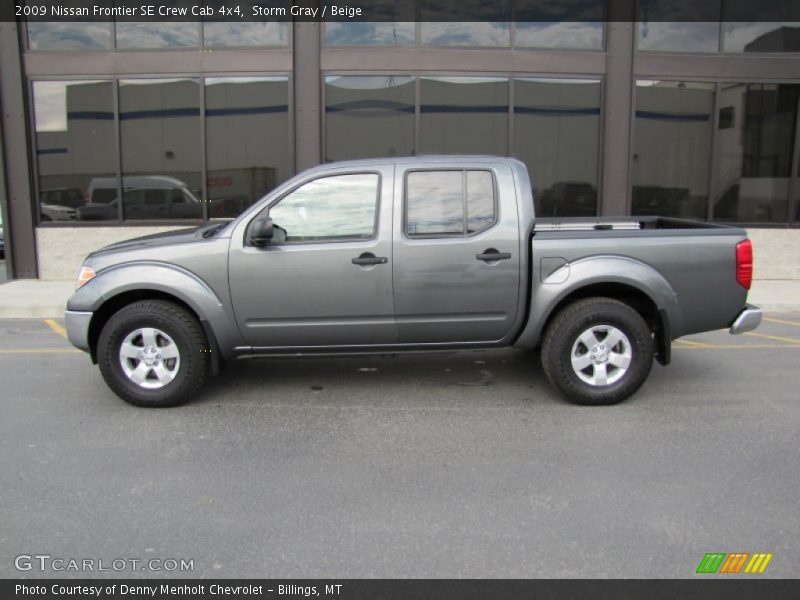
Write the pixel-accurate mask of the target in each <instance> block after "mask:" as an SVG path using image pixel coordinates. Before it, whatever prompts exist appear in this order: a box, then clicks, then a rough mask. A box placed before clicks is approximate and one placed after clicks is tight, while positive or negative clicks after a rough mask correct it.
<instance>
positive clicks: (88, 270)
mask: <svg viewBox="0 0 800 600" xmlns="http://www.w3.org/2000/svg"><path fill="white" fill-rule="evenodd" d="M94 276H95V272H94V269H93V268H92V267H87V266H86V265H83V266H82V267H81V272H80V273H78V287H79V288H80V287H82V286H83V285H84V284H86V283H89V282H90V281H91V280H92V279H94Z"/></svg>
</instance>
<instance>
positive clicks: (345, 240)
mask: <svg viewBox="0 0 800 600" xmlns="http://www.w3.org/2000/svg"><path fill="white" fill-rule="evenodd" d="M347 175H376V176H377V177H378V185H377V189H376V194H375V217H374V219H373V222H372V235H371V236H370V237H368V238H363V237H349V238H337V239H323V240H297V241H283V242H270V244H269V245H270V246H299V245H317V244H342V243H353V242H371V241H374V240H376V239H377V237H378V230H379V223H380V215H381V200H382V199H383V194H382V191H383V177H382V175H381V172H380V171H374V170H358V171H347V172H345V173H322V174H320V175H319V176H318V177H312V178H311V179H306V180H304V181H302V182H300V183H298V184H297V185H296V186H294V187H293V188H291V189H289V190H287V191H286V192H284V193H283V194H281V195H280V196H278V197H277V198H276V199H275V200H273V201H272V202H270V203H269V204H268V205H267V206H265V207H264V208H262V209H261V210H260V211H258V212H257V213H256V215H255V216H254V217H253V218H252V219H250V222H249V223H248V224H247V228H246V229H245V239H247V234H248V232H249V230H250V227H252V225H253V223H254V222H255V221H257V220H258V219H260V218H263V217H265V216H269V213H270V211H271V210H272V209H273V208H274V207H276V206H277V205H278V204H280V203H281V202H283V200H285V199H286V198H287V197H288V196H290V195H292V194H293V193H295V192H296V191H297V190H299V189H300V188H302V187H303V186H306V185H308V184H309V183H313V182H315V181H319V180H320V179H330V178H331V177H343V176H347Z"/></svg>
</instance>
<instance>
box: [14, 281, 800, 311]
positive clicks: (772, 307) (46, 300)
mask: <svg viewBox="0 0 800 600" xmlns="http://www.w3.org/2000/svg"><path fill="white" fill-rule="evenodd" d="M74 291H75V282H74V281H39V280H38V279H19V280H17V281H11V282H8V283H4V284H2V285H0V319H53V318H61V317H63V316H64V309H65V307H66V305H67V299H68V298H69V297H70V296H71V295H72V292H74ZM748 302H750V303H752V304H755V305H757V306H760V307H761V308H763V309H764V310H765V311H767V312H800V281H797V280H771V279H770V280H768V279H762V280H756V281H754V282H753V288H752V289H751V290H750V294H749V296H748Z"/></svg>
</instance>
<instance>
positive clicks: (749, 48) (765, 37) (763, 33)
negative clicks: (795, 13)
mask: <svg viewBox="0 0 800 600" xmlns="http://www.w3.org/2000/svg"><path fill="white" fill-rule="evenodd" d="M723 48H724V50H725V52H800V23H791V22H786V23H725V24H724V33H723Z"/></svg>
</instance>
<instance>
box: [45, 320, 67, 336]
mask: <svg viewBox="0 0 800 600" xmlns="http://www.w3.org/2000/svg"><path fill="white" fill-rule="evenodd" d="M44 322H45V323H46V324H47V326H48V327H49V328H50V329H52V330H53V331H55V332H56V333H57V334H58V335H60V336H61V337H63V338H66V337H67V330H66V329H64V328H63V327H62V326H61V325H59V324H58V323H56V322H55V321H54V320H53V319H45V320H44Z"/></svg>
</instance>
